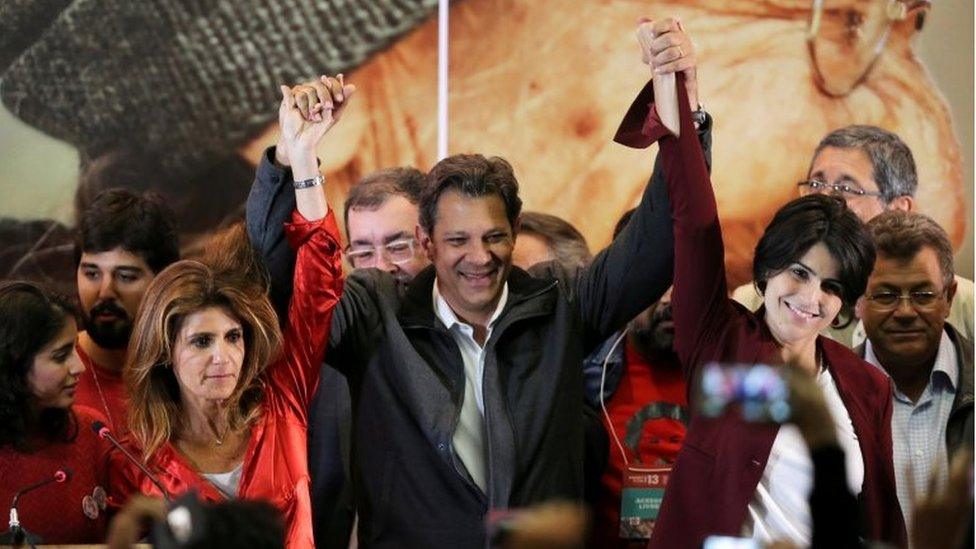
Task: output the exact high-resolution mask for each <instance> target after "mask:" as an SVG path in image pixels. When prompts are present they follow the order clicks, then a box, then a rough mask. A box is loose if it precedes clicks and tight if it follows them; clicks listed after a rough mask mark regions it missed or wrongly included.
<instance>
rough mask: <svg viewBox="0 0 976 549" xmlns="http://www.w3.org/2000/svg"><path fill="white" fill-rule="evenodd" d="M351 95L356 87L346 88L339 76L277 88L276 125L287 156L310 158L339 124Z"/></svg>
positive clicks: (347, 85)
mask: <svg viewBox="0 0 976 549" xmlns="http://www.w3.org/2000/svg"><path fill="white" fill-rule="evenodd" d="M355 92H356V86H354V85H353V84H346V83H345V80H344V79H343V76H342V75H341V74H339V75H336V76H335V77H330V76H322V77H321V78H319V79H318V80H313V81H311V82H307V83H304V84H299V85H297V86H295V87H292V88H289V87H288V86H281V106H280V107H279V109H278V123H279V126H280V128H281V137H282V141H283V143H281V144H282V145H284V146H285V147H286V148H287V150H288V156H291V157H296V156H302V155H312V156H314V154H315V148H316V146H317V145H318V143H319V141H321V139H322V137H323V136H324V135H325V134H326V133H328V131H329V130H330V129H331V128H332V126H334V125H335V124H336V122H338V121H339V118H340V117H341V116H342V114H343V112H345V110H346V107H347V105H348V104H349V99H350V98H351V97H352V96H353V94H354V93H355Z"/></svg>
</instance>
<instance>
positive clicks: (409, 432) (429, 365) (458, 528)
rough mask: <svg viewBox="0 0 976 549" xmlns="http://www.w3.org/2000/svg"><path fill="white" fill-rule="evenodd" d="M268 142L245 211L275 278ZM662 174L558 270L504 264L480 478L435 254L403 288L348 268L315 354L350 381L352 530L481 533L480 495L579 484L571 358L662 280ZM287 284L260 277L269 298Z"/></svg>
mask: <svg viewBox="0 0 976 549" xmlns="http://www.w3.org/2000/svg"><path fill="white" fill-rule="evenodd" d="M271 158H273V151H269V152H268V153H267V154H265V156H264V158H263V161H262V164H261V166H259V168H258V174H257V181H256V182H255V186H254V188H253V189H252V194H251V197H250V198H249V199H248V206H247V217H248V219H247V225H248V232H249V234H250V237H251V240H252V243H254V244H255V245H256V247H257V248H258V249H259V251H260V252H261V253H262V254H263V255H264V256H265V257H266V260H267V261H268V263H269V265H268V267H269V270H270V272H271V275H272V280H273V281H285V280H288V277H287V273H288V270H289V269H290V265H291V261H290V260H289V259H288V258H287V254H288V252H287V246H282V244H283V239H282V236H281V233H282V229H281V223H282V221H283V220H284V219H286V217H285V214H284V212H283V211H281V209H279V210H277V211H276V209H275V208H276V206H275V196H276V195H278V194H283V195H288V194H291V190H290V188H288V186H287V185H285V183H287V182H288V181H289V179H288V175H287V174H286V173H283V172H282V171H281V170H278V169H276V168H274V166H273V165H272V164H271V162H270V159H271ZM665 190H666V189H665V188H664V186H663V185H656V184H655V185H650V186H649V188H648V190H646V191H645V193H644V196H643V198H642V201H641V205H640V206H639V207H638V209H637V212H636V213H635V214H634V216H633V218H632V219H631V221H630V223H629V224H628V226H627V228H626V229H625V230H624V232H623V233H622V234H621V235H620V236H619V237H618V238H617V240H616V241H614V243H613V244H612V245H611V246H610V247H608V248H607V249H606V250H604V251H602V252H600V254H598V255H597V257H596V258H595V259H594V261H593V263H592V264H591V265H590V266H589V267H587V268H583V269H580V270H578V271H576V272H568V271H565V270H561V269H560V268H559V267H558V266H557V265H555V264H554V263H550V264H546V265H545V266H544V267H542V268H540V269H539V270H538V271H535V270H534V271H533V275H530V274H528V273H526V272H525V271H522V270H520V269H517V268H513V269H512V272H511V274H510V276H509V279H508V284H509V297H508V302H507V304H506V306H505V309H504V310H503V311H502V313H501V315H500V317H499V319H498V321H497V323H496V325H495V328H494V329H493V331H492V334H491V337H490V339H489V340H488V341H487V342H486V346H485V370H484V402H485V426H486V451H487V454H488V455H487V464H488V467H487V469H488V474H489V477H488V490H487V494H485V493H482V491H481V490H480V489H479V488H478V487H477V486H476V485H475V484H474V483H473V482H472V481H471V479H470V477H469V475H468V474H467V472H466V471H465V469H464V466H463V464H462V463H461V462H460V460H459V459H458V458H457V456H456V454H455V453H454V450H453V448H452V444H451V441H452V437H453V433H454V430H455V427H456V425H457V422H458V417H459V414H460V410H461V402H462V398H463V395H464V382H465V378H464V370H463V363H462V360H461V355H460V351H459V350H458V348H457V345H456V344H455V343H454V340H453V338H452V337H451V335H450V334H449V333H448V331H447V329H446V328H445V326H444V325H443V324H442V323H441V322H440V321H439V320H438V319H437V318H436V316H435V314H434V309H433V303H432V299H431V295H432V293H431V292H432V285H433V283H434V277H435V273H434V270H433V268H428V269H427V270H425V271H423V272H422V273H420V274H419V275H418V276H417V277H416V278H415V279H414V281H413V282H412V283H411V284H410V287H409V289H408V290H406V291H404V290H403V289H402V287H401V286H400V285H398V284H397V283H396V282H395V280H394V279H393V278H392V277H391V276H389V275H388V274H386V273H382V272H380V271H377V270H374V269H368V270H362V271H357V272H356V273H354V274H353V275H351V276H350V277H349V278H348V279H347V280H346V285H345V291H344V294H343V296H342V299H341V300H340V303H339V306H338V308H337V309H336V312H335V316H334V319H333V331H332V334H331V340H330V345H329V349H328V351H327V354H326V359H327V360H328V362H329V363H330V364H332V365H333V366H335V367H336V368H337V369H339V370H340V371H342V372H343V373H345V374H346V376H347V379H348V381H349V385H350V389H351V391H352V396H353V435H352V439H353V441H352V450H353V460H352V461H353V478H354V482H355V499H356V507H357V509H358V512H359V538H360V541H361V542H362V543H363V544H364V545H367V546H391V547H393V546H395V547H431V546H442V547H481V546H484V544H485V537H486V530H485V516H486V513H487V512H488V510H489V509H493V508H498V509H504V508H508V507H521V506H525V505H530V504H532V503H536V502H540V501H545V500H552V499H557V498H569V499H579V498H580V497H581V495H582V487H583V478H582V476H583V475H582V469H583V467H582V462H583V430H582V425H581V417H582V402H583V398H582V375H581V369H580V364H581V361H582V359H583V357H584V356H585V354H587V353H588V352H589V351H591V350H593V349H594V348H595V347H596V346H597V345H598V344H599V343H600V342H602V341H603V340H604V339H606V337H607V336H609V335H610V334H612V333H613V332H614V331H616V330H617V329H619V328H621V327H622V326H623V325H624V324H625V323H626V322H627V321H629V320H630V319H631V318H632V317H634V316H635V315H636V314H637V313H639V312H641V311H642V310H644V309H645V308H647V307H648V306H650V305H651V304H652V303H653V302H655V301H656V300H657V299H658V298H660V296H661V295H662V294H663V293H664V291H665V290H666V289H667V287H668V286H669V285H670V283H671V272H672V264H673V244H672V242H673V238H672V233H671V221H670V218H669V213H668V205H667V203H666V192H665ZM652 191H654V193H653V194H654V196H653V197H652V196H651V194H652ZM289 213H290V211H289ZM287 292H288V289H287V288H286V287H277V288H275V289H273V296H274V297H275V301H280V300H281V298H282V297H284V296H286V295H287Z"/></svg>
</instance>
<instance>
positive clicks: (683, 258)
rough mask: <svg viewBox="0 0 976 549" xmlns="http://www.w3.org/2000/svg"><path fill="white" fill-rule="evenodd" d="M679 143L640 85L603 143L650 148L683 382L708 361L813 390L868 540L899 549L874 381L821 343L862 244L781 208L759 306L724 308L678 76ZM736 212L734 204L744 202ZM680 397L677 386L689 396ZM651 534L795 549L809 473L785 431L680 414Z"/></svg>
mask: <svg viewBox="0 0 976 549" xmlns="http://www.w3.org/2000/svg"><path fill="white" fill-rule="evenodd" d="M678 80H679V83H678V92H677V93H678V102H679V111H680V116H681V128H680V132H679V133H680V137H675V136H674V135H673V134H672V133H671V132H669V131H668V130H667V129H666V128H665V127H664V126H663V125H662V124H661V122H660V119H659V118H658V116H657V113H656V112H655V110H654V109H653V108H652V107H653V91H652V88H651V86H650V84H648V85H647V86H646V87H645V88H644V90H643V91H642V92H641V93H640V95H639V96H638V97H637V99H636V100H635V102H634V104H633V105H632V106H631V108H630V110H629V111H628V113H627V116H626V117H625V119H624V121H623V123H622V125H621V127H620V130H619V131H618V133H617V137H616V140H617V141H619V142H620V143H623V144H625V145H628V146H634V147H647V146H649V145H650V144H651V143H654V142H658V144H659V146H660V150H661V157H662V160H663V162H664V164H663V166H664V173H665V174H666V176H667V182H668V188H669V193H670V197H671V216H672V219H673V221H674V240H675V244H674V253H675V258H674V261H675V267H674V291H673V295H672V310H673V313H674V330H675V338H674V346H675V350H676V352H677V353H678V356H679V358H680V360H681V363H682V367H683V368H684V371H685V375H686V378H687V379H688V380H689V381H691V380H692V379H694V378H695V376H696V375H697V373H698V371H699V369H700V368H701V367H702V366H703V365H704V364H707V363H709V362H713V361H717V362H725V363H746V364H755V363H767V364H787V363H792V364H797V365H799V367H800V368H801V369H803V370H806V371H808V372H809V373H810V375H813V376H816V379H817V381H818V384H819V385H820V386H821V388H822V389H823V390H824V393H825V396H826V399H827V402H828V407H829V408H830V411H831V415H832V417H833V419H834V423H835V426H836V428H837V435H838V441H839V442H840V445H841V447H842V448H843V449H844V451H845V455H846V466H847V470H848V478H847V481H848V485H849V487H850V488H851V489H852V492H853V493H855V494H859V495H858V498H859V501H860V504H861V509H862V515H863V518H864V524H863V535H864V537H866V538H868V539H878V540H885V541H888V542H893V543H896V544H898V545H904V544H905V527H904V524H903V522H902V517H901V513H900V511H899V507H898V501H897V498H896V496H895V485H894V472H893V468H892V459H891V430H890V427H889V426H890V424H891V423H890V417H891V397H890V394H891V393H890V390H889V385H888V380H887V379H886V378H885V377H884V375H883V374H881V373H880V372H879V371H878V370H877V369H875V368H872V367H871V366H869V365H867V364H866V363H864V362H862V361H861V360H860V359H859V358H858V357H857V356H856V355H854V353H853V352H851V351H850V350H849V349H847V348H846V347H843V346H842V345H840V344H838V343H835V342H833V341H832V340H830V339H827V338H824V337H821V336H820V335H819V333H820V331H821V330H822V329H823V328H825V327H827V326H828V325H829V324H831V323H832V322H839V321H842V320H844V319H849V316H848V315H849V314H850V311H851V310H852V306H853V304H854V302H855V301H856V300H857V298H858V296H860V295H861V294H862V293H863V292H864V289H865V286H866V284H867V278H868V275H869V274H870V271H871V267H872V265H873V264H874V248H873V245H872V243H871V240H870V236H869V234H868V233H867V232H866V230H865V229H864V227H863V226H862V225H861V223H860V222H859V221H858V220H857V218H856V217H855V216H854V214H853V213H851V212H850V211H848V210H847V209H846V207H845V206H844V203H843V202H842V201H840V200H838V199H835V198H833V197H827V196H820V195H818V196H809V197H805V198H801V199H798V200H794V201H793V202H790V203H789V204H787V205H786V206H784V207H783V208H782V209H781V210H780V211H779V212H778V213H777V214H776V216H775V218H774V219H773V221H772V222H771V223H770V224H769V226H768V227H767V228H766V231H765V233H764V234H763V237H762V239H761V240H760V242H759V244H758V245H757V247H756V254H755V261H754V267H753V270H754V278H755V280H756V281H757V285H758V287H759V289H760V290H761V291H762V292H763V293H764V306H763V308H761V309H760V310H759V311H757V312H756V313H751V312H749V311H747V310H746V309H745V308H743V307H741V306H739V305H738V304H736V303H734V302H733V301H731V300H730V299H729V298H728V288H727V286H726V280H725V268H724V256H725V252H724V247H723V244H722V230H721V227H720V226H719V219H718V212H717V210H716V206H715V196H714V194H713V192H712V187H711V183H710V181H709V177H708V171H707V169H706V166H705V160H704V158H703V156H702V152H701V148H700V146H699V144H698V139H697V138H696V137H695V135H696V134H695V129H694V126H693V122H692V118H691V112H690V108H689V105H688V99H687V93H686V91H685V89H684V83H683V81H682V80H683V76H682V75H679V76H678ZM743 200H748V197H747V196H744V197H743ZM689 386H691V384H689ZM691 393H692V394H690V395H689V398H690V399H691V404H692V408H693V415H692V420H691V423H690V425H689V428H688V432H687V436H686V438H685V441H684V446H683V448H682V450H681V452H680V454H679V455H678V460H677V464H676V467H675V469H674V473H673V475H672V477H671V479H670V481H669V485H668V488H667V492H666V494H665V498H664V502H663V505H662V508H661V511H660V514H659V516H658V520H657V522H656V524H655V529H654V533H653V536H652V538H651V542H650V546H651V547H666V548H674V547H700V546H701V543H702V541H703V540H704V539H705V538H706V537H708V536H710V535H726V536H746V537H753V538H756V539H758V540H761V541H769V540H773V539H785V540H789V541H792V542H794V543H795V544H798V545H809V544H810V540H811V532H810V524H811V519H810V508H809V503H808V496H809V491H810V488H811V486H812V479H813V470H812V464H811V462H810V457H809V452H808V451H807V449H806V447H805V445H804V444H803V441H802V439H800V438H799V434H798V433H797V432H796V430H795V427H792V426H786V425H784V426H778V425H762V424H756V423H746V422H744V421H743V420H742V419H741V418H740V417H738V416H737V415H733V414H727V415H726V416H723V417H720V418H715V419H709V418H705V417H702V416H701V415H699V414H697V413H695V412H694V408H695V406H696V403H695V402H694V399H695V398H696V395H695V394H694V391H691Z"/></svg>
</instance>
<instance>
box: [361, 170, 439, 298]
mask: <svg viewBox="0 0 976 549" xmlns="http://www.w3.org/2000/svg"><path fill="white" fill-rule="evenodd" d="M423 188H424V174H423V173H422V172H421V171H420V170H417V169H414V168H389V169H385V170H380V171H377V172H373V173H372V174H370V175H367V176H366V177H365V178H363V179H362V180H361V181H360V182H359V183H357V184H356V185H354V186H353V187H352V188H351V189H349V197H348V198H347V199H346V204H345V214H344V216H345V220H346V235H347V236H348V238H349V247H347V248H346V257H347V258H348V259H349V263H350V265H352V268H353V269H369V268H376V269H379V270H381V271H385V272H388V273H390V274H392V275H393V277H394V278H396V279H397V281H398V282H400V283H403V284H407V283H409V282H410V281H411V280H413V277H414V276H416V274H417V273H419V272H420V271H422V270H423V269H424V268H425V267H427V266H428V265H430V260H428V259H427V256H425V255H424V254H423V253H422V251H421V249H420V246H417V242H416V239H415V236H414V228H415V227H416V226H417V216H418V210H417V204H418V203H419V202H420V195H421V193H422V191H423Z"/></svg>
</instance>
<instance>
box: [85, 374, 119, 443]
mask: <svg viewBox="0 0 976 549" xmlns="http://www.w3.org/2000/svg"><path fill="white" fill-rule="evenodd" d="M91 373H92V379H94V380H95V389H97V390H98V398H99V399H100V400H101V401H102V408H103V409H104V410H105V418H106V419H108V424H109V425H111V426H112V430H115V421H113V420H112V412H110V411H109V409H108V402H107V401H106V400H105V393H103V392H102V384H101V383H99V381H98V366H96V365H95V363H94V362H92V367H91Z"/></svg>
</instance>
